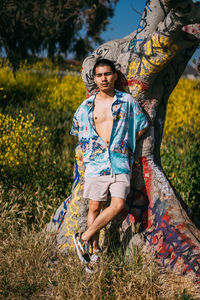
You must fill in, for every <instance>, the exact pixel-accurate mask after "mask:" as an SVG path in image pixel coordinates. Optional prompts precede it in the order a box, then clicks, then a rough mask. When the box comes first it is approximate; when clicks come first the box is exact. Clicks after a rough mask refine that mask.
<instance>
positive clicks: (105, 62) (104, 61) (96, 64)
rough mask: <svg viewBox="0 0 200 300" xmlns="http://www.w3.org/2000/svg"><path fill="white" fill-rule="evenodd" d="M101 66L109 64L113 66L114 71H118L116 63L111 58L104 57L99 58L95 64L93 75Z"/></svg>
mask: <svg viewBox="0 0 200 300" xmlns="http://www.w3.org/2000/svg"><path fill="white" fill-rule="evenodd" d="M99 66H109V67H111V69H112V72H113V73H116V68H115V65H114V63H113V62H112V61H111V60H109V59H106V58H102V59H99V60H97V61H96V63H95V64H94V67H93V75H95V74H96V68H97V67H99Z"/></svg>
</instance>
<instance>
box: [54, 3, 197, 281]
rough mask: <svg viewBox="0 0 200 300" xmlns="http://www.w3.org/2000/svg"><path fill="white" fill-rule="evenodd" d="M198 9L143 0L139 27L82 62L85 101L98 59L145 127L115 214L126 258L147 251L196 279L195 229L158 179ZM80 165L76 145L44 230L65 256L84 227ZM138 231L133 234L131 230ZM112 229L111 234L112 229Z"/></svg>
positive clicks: (169, 187) (161, 175)
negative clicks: (66, 181)
mask: <svg viewBox="0 0 200 300" xmlns="http://www.w3.org/2000/svg"><path fill="white" fill-rule="evenodd" d="M198 23H200V6H199V5H197V4H194V3H193V2H192V1H190V0H182V1H179V0H176V1H175V0H174V1H172V0H165V1H164V0H147V1H146V5H145V8H144V13H143V15H142V18H141V21H140V24H139V27H138V29H137V30H136V31H134V32H132V33H131V34H130V35H128V36H126V37H124V38H123V39H119V40H114V41H111V42H108V43H105V44H103V45H102V46H100V47H99V48H98V49H97V50H96V51H94V52H93V53H92V54H91V55H90V56H89V57H87V58H86V59H85V61H84V63H83V71H82V78H83V81H84V83H85V85H86V88H87V93H88V95H91V94H93V93H94V92H95V91H96V86H95V83H94V80H93V74H92V68H93V65H94V63H95V62H96V60H97V59H99V58H107V59H110V60H112V61H113V62H114V63H115V65H116V68H117V70H118V71H117V72H118V82H117V84H118V87H117V88H118V89H121V90H124V89H125V90H127V91H129V92H130V93H131V94H132V95H133V97H134V98H135V99H136V100H137V101H138V103H139V104H140V105H141V106H142V108H143V110H144V111H145V112H146V114H147V116H148V118H149V120H150V124H151V126H150V129H149V131H148V132H147V133H146V134H145V135H144V136H143V137H142V139H141V140H140V141H139V142H138V143H137V147H136V151H135V164H134V167H133V173H132V175H133V176H132V182H131V193H130V195H129V196H128V199H127V205H126V208H125V210H124V211H123V212H122V213H121V214H120V216H119V217H118V219H120V221H121V222H120V231H119V239H120V242H121V243H122V244H123V246H124V249H125V250H127V251H128V249H131V248H132V247H133V245H134V244H137V243H140V246H141V247H144V248H146V249H151V251H152V253H153V254H154V255H155V258H156V260H157V261H158V262H159V263H160V264H161V265H163V266H165V267H169V268H171V269H176V270H180V271H181V272H183V273H184V274H187V273H193V274H194V275H195V277H196V278H197V279H198V277H199V276H200V244H199V238H200V233H199V230H198V229H197V228H196V227H195V225H194V224H193V223H192V221H191V220H190V219H189V217H188V214H187V213H186V208H185V207H184V206H183V201H182V199H181V198H180V196H179V194H178V192H177V191H175V189H174V188H173V186H172V185H171V183H170V181H169V180H168V178H166V175H165V174H164V172H163V169H162V166H161V161H160V145H161V141H162V134H163V127H164V122H165V114H166V107H167V102H168V98H169V95H170V94H171V92H172V91H173V89H174V87H175V86H176V84H177V82H178V80H179V78H180V76H181V75H182V73H183V71H184V69H185V67H186V65H187V63H188V61H189V59H190V58H191V56H192V54H193V53H194V51H195V49H196V48H197V46H198V44H199V39H200V25H199V24H198ZM83 187H84V164H83V155H82V150H81V147H80V145H77V148H76V155H75V169H74V184H73V188H72V193H71V195H70V196H69V198H68V199H66V201H64V203H62V204H61V206H60V207H59V208H58V210H57V211H56V214H55V215H54V217H53V220H52V222H51V223H49V224H48V229H49V230H51V231H52V232H55V231H56V232H57V234H56V238H57V243H58V245H59V247H60V248H61V249H62V250H63V251H68V249H73V248H74V246H73V242H72V235H73V233H74V232H75V231H77V230H80V229H81V230H84V229H85V228H86V223H87V222H86V219H87V209H88V203H87V201H85V200H83V198H82V194H83ZM137 223H139V224H140V229H139V233H137V234H134V230H133V227H134V226H133V224H137ZM111 228H112V226H111V227H110V230H111Z"/></svg>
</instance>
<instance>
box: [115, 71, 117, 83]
mask: <svg viewBox="0 0 200 300" xmlns="http://www.w3.org/2000/svg"><path fill="white" fill-rule="evenodd" d="M116 80H117V72H115V81H116Z"/></svg>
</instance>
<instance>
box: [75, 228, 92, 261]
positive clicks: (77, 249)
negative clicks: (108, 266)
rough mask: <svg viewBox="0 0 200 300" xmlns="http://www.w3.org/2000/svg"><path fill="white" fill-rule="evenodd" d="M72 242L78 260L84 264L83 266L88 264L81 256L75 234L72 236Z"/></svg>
mask: <svg viewBox="0 0 200 300" xmlns="http://www.w3.org/2000/svg"><path fill="white" fill-rule="evenodd" d="M73 241H74V245H75V247H76V252H77V254H78V257H79V259H80V260H81V261H82V262H83V263H84V264H88V261H87V260H86V259H85V258H84V257H83V255H82V254H81V252H80V250H79V247H78V244H77V241H76V233H75V234H74V235H73Z"/></svg>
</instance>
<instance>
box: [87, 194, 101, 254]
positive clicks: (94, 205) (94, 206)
mask: <svg viewBox="0 0 200 300" xmlns="http://www.w3.org/2000/svg"><path fill="white" fill-rule="evenodd" d="M101 207H102V202H101V201H94V200H89V211H88V219H87V225H88V228H89V227H90V226H91V225H92V224H93V223H94V221H95V219H96V218H97V216H98V215H99V213H100V211H101ZM91 242H92V249H93V252H95V251H96V250H97V249H98V248H99V232H97V233H96V234H95V235H94V236H93V237H92V239H91Z"/></svg>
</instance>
